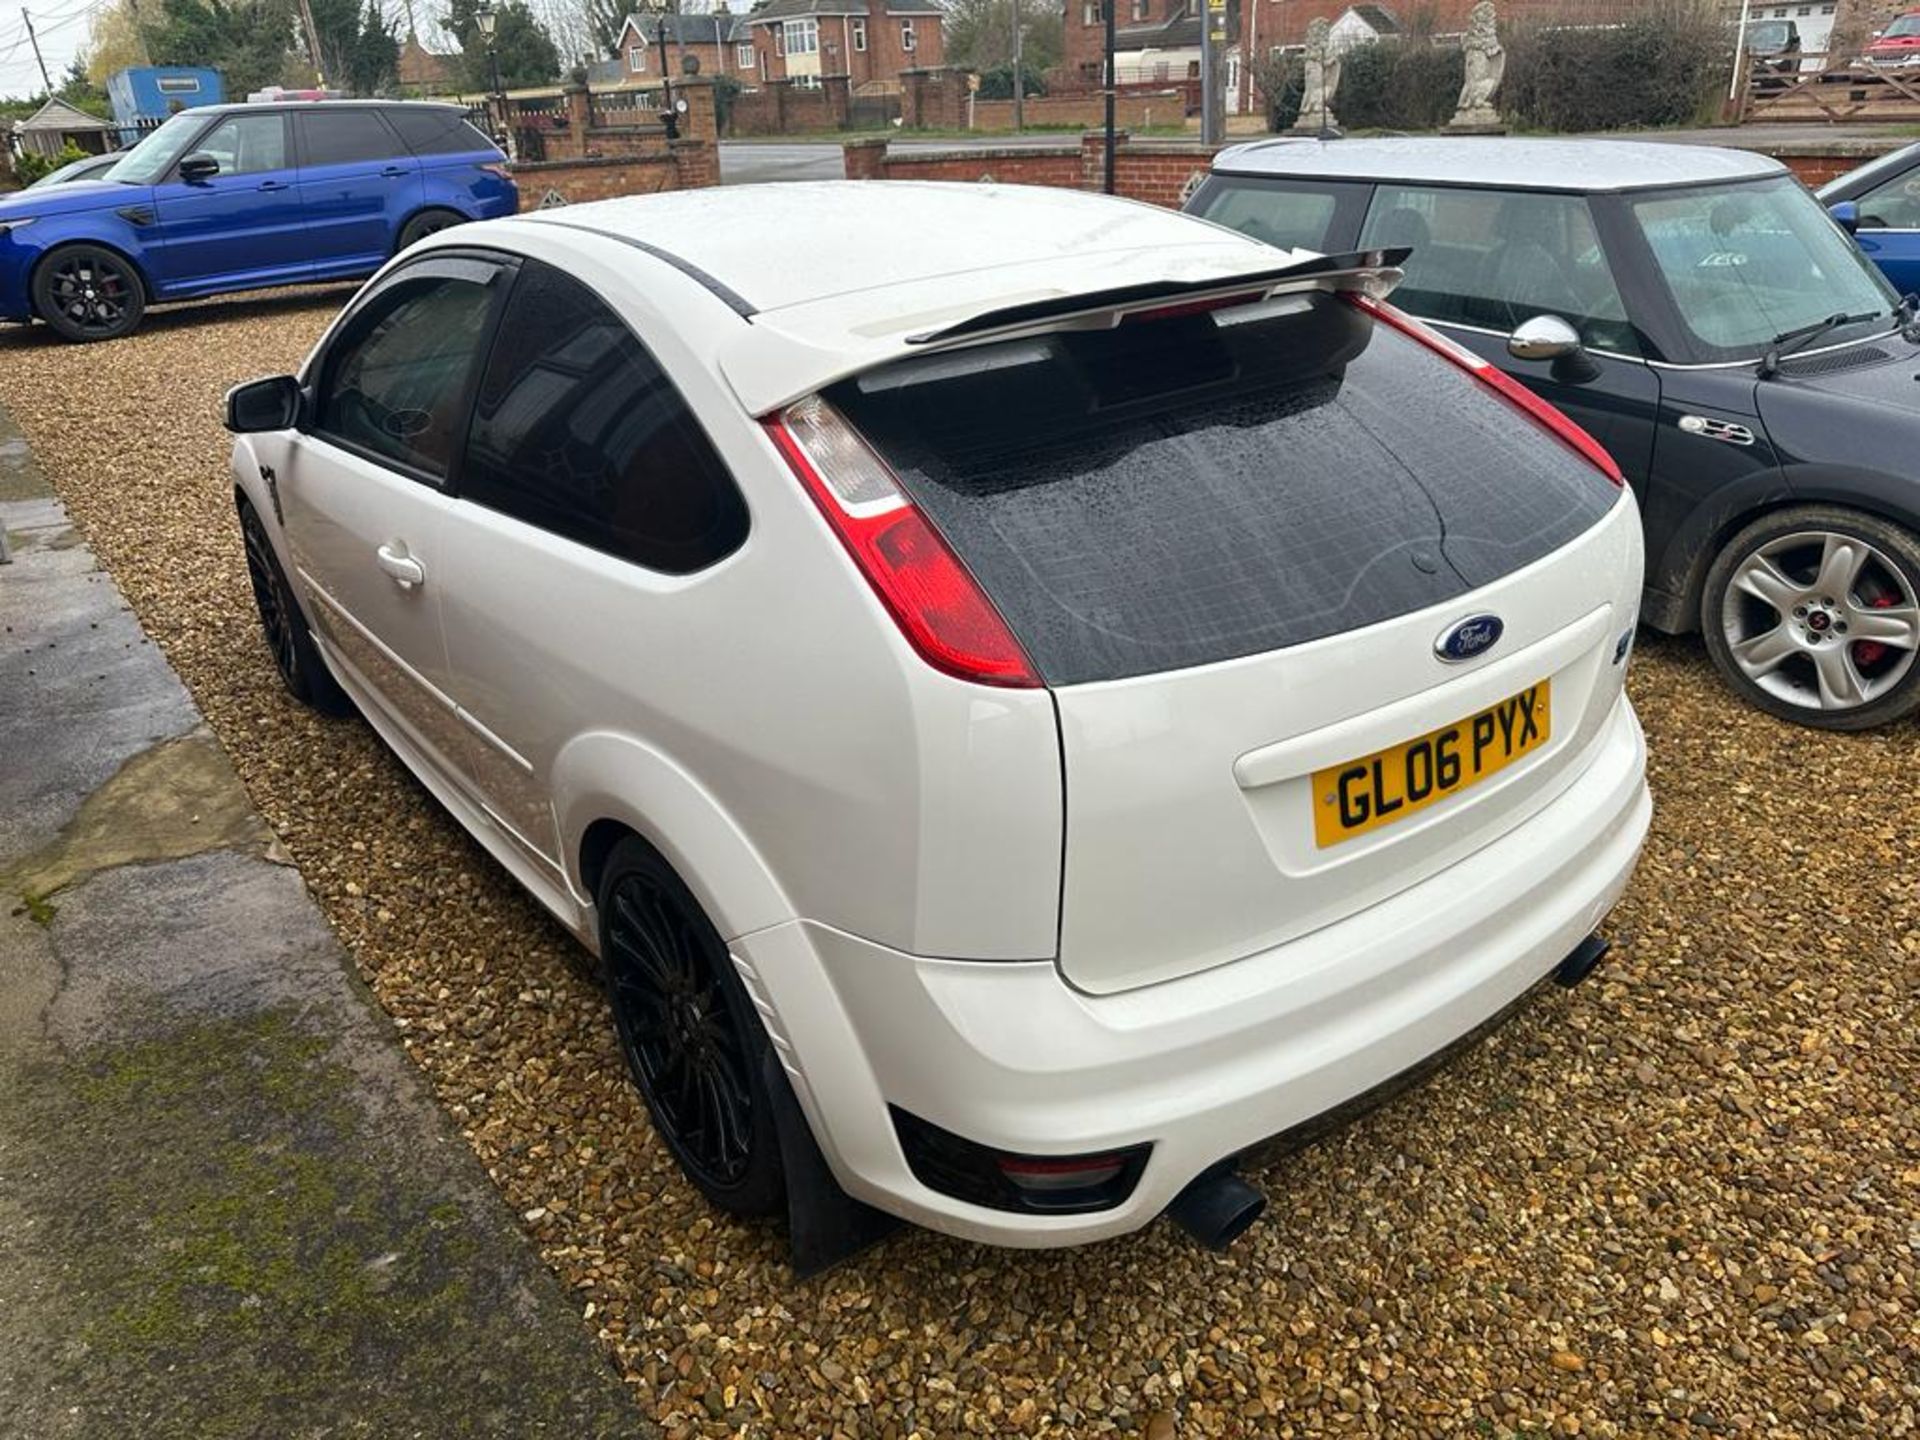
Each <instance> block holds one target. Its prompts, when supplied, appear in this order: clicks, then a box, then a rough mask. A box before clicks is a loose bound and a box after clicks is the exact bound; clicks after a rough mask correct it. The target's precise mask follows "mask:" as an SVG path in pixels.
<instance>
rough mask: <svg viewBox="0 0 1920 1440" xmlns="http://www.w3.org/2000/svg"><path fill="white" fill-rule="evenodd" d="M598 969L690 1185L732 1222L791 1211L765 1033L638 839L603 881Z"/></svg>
mask: <svg viewBox="0 0 1920 1440" xmlns="http://www.w3.org/2000/svg"><path fill="white" fill-rule="evenodd" d="M597 900H598V902H599V920H600V960H601V965H602V968H603V971H604V973H605V977H606V985H607V993H608V996H609V997H610V999H611V1001H612V1005H613V1018H614V1027H615V1029H616V1031H617V1032H618V1034H619V1039H620V1050H621V1053H622V1055H623V1056H624V1057H625V1059H626V1062H627V1068H628V1070H629V1072H630V1073H631V1074H632V1076H633V1080H634V1083H635V1084H636V1085H637V1086H638V1087H639V1089H640V1094H641V1096H642V1097H643V1098H644V1099H645V1100H646V1103H647V1110H648V1113H649V1114H650V1115H652V1117H653V1125H654V1129H655V1131H656V1132H658V1134H659V1135H660V1137H661V1139H663V1140H664V1141H665V1142H666V1144H667V1148H668V1149H669V1150H670V1151H672V1152H673V1156H674V1158H675V1159H676V1160H678V1161H679V1162H680V1168H681V1169H682V1170H683V1171H684V1172H685V1173H686V1176H687V1178H688V1179H690V1180H691V1181H693V1183H694V1184H695V1185H696V1186H697V1187H698V1188H699V1190H700V1192H701V1193H702V1194H703V1195H705V1196H706V1197H707V1199H708V1200H710V1201H711V1202H712V1203H713V1204H714V1205H715V1206H717V1207H718V1208H720V1209H722V1210H725V1211H727V1212H728V1213H730V1214H733V1215H742V1216H752V1215H770V1214H775V1213H777V1212H778V1211H779V1210H780V1209H781V1208H782V1206H783V1204H784V1203H785V1198H786V1185H785V1178H784V1175H783V1173H782V1169H781V1162H780V1135H779V1130H778V1126H777V1122H776V1120H775V1118H774V1110H773V1100H772V1097H771V1096H770V1095H769V1094H768V1093H767V1087H766V1083H765V1081H764V1079H763V1078H762V1063H763V1061H764V1059H765V1056H766V1052H767V1049H768V1040H767V1032H766V1030H765V1028H764V1027H763V1026H762V1025H761V1023H760V1017H759V1015H758V1014H757V1013H755V1010H754V1007H753V1003H752V1001H751V1000H749V999H748V997H747V993H746V989H745V987H744V986H742V985H741V983H740V977H739V976H738V975H736V974H735V973H734V969H733V961H732V958H731V957H730V956H729V955H728V953H727V947H726V943H725V942H724V941H723V940H721V938H720V934H719V932H718V931H717V930H715V929H714V927H713V924H712V922H710V921H709V920H708V919H707V917H706V914H705V913H704V912H703V911H702V910H701V908H700V905H699V903H698V902H697V901H696V900H695V899H694V898H693V895H692V892H690V891H689V890H688V889H687V887H686V885H685V884H684V883H683V882H682V881H681V879H680V877H679V876H678V875H676V874H675V873H674V871H673V868H672V867H671V866H670V865H668V864H667V863H666V861H664V860H662V859H661V858H660V856H659V855H658V854H657V853H655V852H654V850H653V849H652V848H651V847H649V846H648V845H647V844H646V843H645V842H644V841H642V840H640V839H638V838H636V837H633V836H629V837H627V838H626V839H624V840H622V841H621V842H620V843H619V844H618V845H616V846H615V847H614V848H613V852H612V854H611V855H609V856H608V857H607V863H606V869H605V870H604V871H603V872H602V874H601V877H600V886H599V892H598V895H597Z"/></svg>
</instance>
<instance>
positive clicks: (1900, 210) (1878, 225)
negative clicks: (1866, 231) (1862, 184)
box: [1860, 169, 1920, 230]
mask: <svg viewBox="0 0 1920 1440" xmlns="http://www.w3.org/2000/svg"><path fill="white" fill-rule="evenodd" d="M1860 224H1861V226H1862V227H1863V228H1864V227H1867V226H1872V227H1873V228H1875V229H1879V230H1920V169H1914V170H1909V171H1907V173H1906V174H1904V175H1897V176H1895V177H1894V178H1893V179H1891V180H1888V181H1885V182H1883V183H1882V184H1879V185H1876V186H1874V187H1873V189H1871V190H1869V191H1868V192H1867V193H1866V194H1864V195H1862V196H1861V197H1860Z"/></svg>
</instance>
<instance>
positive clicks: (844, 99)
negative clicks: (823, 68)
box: [820, 75, 853, 130]
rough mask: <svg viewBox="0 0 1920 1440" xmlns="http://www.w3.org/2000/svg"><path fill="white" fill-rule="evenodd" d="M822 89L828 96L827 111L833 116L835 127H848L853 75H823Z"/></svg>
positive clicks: (840, 128)
mask: <svg viewBox="0 0 1920 1440" xmlns="http://www.w3.org/2000/svg"><path fill="white" fill-rule="evenodd" d="M820 89H821V90H822V91H823V92H824V93H825V95H826V97H827V113H828V114H830V115H831V116H833V124H834V128H835V129H837V130H844V129H846V128H847V116H848V114H849V113H850V109H849V107H850V106H851V104H852V101H853V77H852V76H850V75H822V76H821V77H820Z"/></svg>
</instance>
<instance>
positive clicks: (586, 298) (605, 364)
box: [460, 260, 747, 575]
mask: <svg viewBox="0 0 1920 1440" xmlns="http://www.w3.org/2000/svg"><path fill="white" fill-rule="evenodd" d="M500 333H501V334H502V336H511V337H512V340H511V343H504V342H503V343H501V344H498V345H496V346H495V347H494V351H493V356H492V358H491V360H490V361H489V362H488V365H487V369H486V373H485V375H484V377H483V378H482V380H481V382H480V389H479V394H478V396H477V398H476V401H475V405H474V414H473V430H472V434H471V437H470V438H469V440H468V442H467V455H466V463H465V465H464V467H463V468H462V470H461V476H460V493H461V496H462V498H463V499H467V500H471V501H473V502H474V503H476V504H479V505H484V506H486V507H487V508H488V509H490V510H497V511H499V512H500V513H501V514H503V515H510V516H512V517H513V518H515V519H517V520H521V521H524V522H526V523H527V524H529V525H535V526H538V527H539V528H540V529H542V530H546V531H548V532H550V533H552V534H555V535H559V536H561V537H563V538H564V539H567V540H572V541H575V542H576V543H578V544H581V545H586V546H590V547H591V548H593V549H595V550H600V551H603V552H605V553H606V554H609V555H615V556H618V557H619V558H620V559H623V560H630V561H632V562H634V563H635V564H638V565H645V566H647V567H648V568H649V569H653V570H663V571H666V572H668V573H669V574H675V575H684V574H687V573H689V572H690V571H694V570H700V569H703V568H705V567H706V566H708V565H711V564H713V563H714V562H715V561H717V560H720V559H722V558H724V557H725V556H727V555H730V554H732V553H733V552H734V551H735V550H737V549H739V548H740V545H741V543H742V542H743V541H744V540H745V539H746V537H747V507H746V502H745V501H744V500H743V499H742V498H741V495H740V491H739V489H738V487H737V486H736V485H735V484H734V480H733V476H732V475H731V474H730V473H729V472H728V470H727V467H726V464H725V462H723V461H722V460H721V459H720V457H719V455H718V454H716V453H715V451H714V448H713V444H712V442H711V441H709V440H708V438H707V435H706V432H705V431H704V430H702V429H701V428H700V423H699V422H698V421H697V420H695V419H694V417H693V412H692V411H691V410H689V409H688V408H687V402H686V401H685V400H684V399H683V398H682V397H681V395H680V392H679V391H678V390H677V389H675V388H674V385H673V382H672V381H671V380H669V379H668V378H667V376H666V374H665V372H664V371H662V370H661V368H660V365H659V363H658V362H657V361H656V360H655V359H654V358H653V356H652V355H651V354H650V353H649V352H648V350H647V348H646V346H644V345H642V344H641V343H640V341H639V339H638V338H637V337H636V336H635V335H634V334H633V332H632V331H631V330H629V329H627V327H626V325H625V324H624V323H622V321H621V320H620V317H619V316H617V315H615V314H614V313H613V311H611V310H610V309H608V308H607V306H606V305H605V304H604V303H603V302H602V301H601V300H600V299H599V298H598V297H597V296H595V295H594V294H593V293H592V292H591V291H590V290H588V289H587V288H586V287H585V286H584V285H582V284H580V283H579V282H578V281H577V280H573V279H571V278H569V277H568V276H566V275H563V274H561V273H560V271H558V270H556V269H554V268H553V267H552V266H550V265H544V264H542V263H541V262H539V261H538V260H529V261H527V262H525V263H524V264H523V265H522V266H521V269H520V275H519V278H518V279H517V280H516V281H515V282H514V286H513V294H512V296H511V297H510V298H509V300H508V302H507V313H506V315H505V316H504V317H503V318H502V321H501V328H500Z"/></svg>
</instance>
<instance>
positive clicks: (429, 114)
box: [386, 105, 493, 155]
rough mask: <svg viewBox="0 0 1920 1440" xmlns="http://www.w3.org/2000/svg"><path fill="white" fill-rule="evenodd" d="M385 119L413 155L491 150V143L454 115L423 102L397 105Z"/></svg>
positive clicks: (388, 112) (454, 153)
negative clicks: (422, 103)
mask: <svg viewBox="0 0 1920 1440" xmlns="http://www.w3.org/2000/svg"><path fill="white" fill-rule="evenodd" d="M386 115H387V122H388V123H389V124H390V125H392V126H393V128H394V129H395V130H397V131H399V132H400V138H401V139H402V140H403V141H405V142H406V146H407V148H408V149H409V150H411V151H413V153H414V154H416V155H457V154H465V153H469V152H472V151H475V150H491V149H492V148H493V143H492V142H491V141H490V140H488V139H487V137H486V136H484V135H482V134H481V133H480V132H479V131H478V130H476V129H474V128H473V126H471V125H469V124H468V123H467V122H466V121H465V120H463V119H461V118H460V117H459V116H458V115H455V114H453V113H452V112H450V111H446V110H437V109H434V108H432V107H430V106H426V105H397V106H395V107H394V108H393V109H391V110H389V111H387V112H386Z"/></svg>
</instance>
